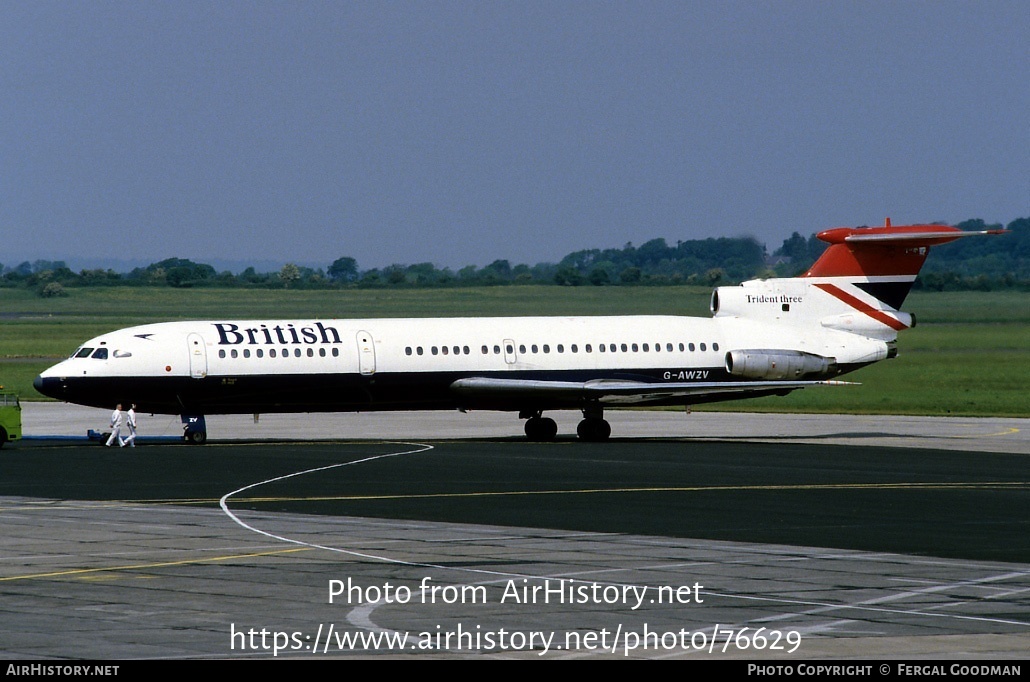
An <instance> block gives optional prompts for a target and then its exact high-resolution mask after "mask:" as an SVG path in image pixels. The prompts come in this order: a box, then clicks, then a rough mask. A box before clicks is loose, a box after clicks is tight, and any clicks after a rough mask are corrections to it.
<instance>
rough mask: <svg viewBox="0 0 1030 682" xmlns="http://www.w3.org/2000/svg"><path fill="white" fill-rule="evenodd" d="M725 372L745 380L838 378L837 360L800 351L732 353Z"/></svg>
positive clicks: (728, 355)
mask: <svg viewBox="0 0 1030 682" xmlns="http://www.w3.org/2000/svg"><path fill="white" fill-rule="evenodd" d="M726 371H727V372H729V373H730V374H732V375H733V376H737V377H743V378H745V379H771V380H775V379H800V378H802V377H809V378H819V377H831V376H836V375H837V374H838V370H837V358H826V357H823V356H821V355H815V354H813V353H804V352H802V351H797V350H764V349H763V350H731V351H729V352H728V353H726Z"/></svg>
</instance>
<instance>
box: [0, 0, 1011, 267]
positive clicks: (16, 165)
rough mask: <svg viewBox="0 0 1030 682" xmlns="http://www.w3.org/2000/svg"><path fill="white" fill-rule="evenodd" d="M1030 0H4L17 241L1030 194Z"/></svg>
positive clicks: (1003, 204) (985, 203) (70, 246)
mask: <svg viewBox="0 0 1030 682" xmlns="http://www.w3.org/2000/svg"><path fill="white" fill-rule="evenodd" d="M1028 36H1030V3H1027V2H1025V1H1022V0H1020V1H1013V2H999V1H985V2H972V1H969V2H953V1H946V0H945V1H935V2H900V1H898V0H891V1H889V2H875V1H863V2H832V1H823V0H820V1H813V2H786V1H784V2H770V1H765V2H762V1H758V0H754V1H747V2H729V1H723V2H716V1H714V0H712V1H707V2H690V1H685V0H680V1H676V2H630V1H625V2H604V1H600V0H595V1H591V2H568V1H565V2H563V1H561V0H548V1H545V2H536V1H519V2H499V1H486V0H484V1H480V2H471V1H469V2H433V1H425V2H407V1H399V2H317V3H316V2H260V1H257V2H255V1H249V2H195V1H183V0H175V1H172V2H112V1H104V2H99V1H98V2H66V1H60V0H59V1H49V2H35V1H32V2H29V1H14V2H12V1H11V0H0V233H2V234H3V246H2V249H0V263H3V264H5V265H14V264H17V263H18V262H20V261H23V260H35V259H37V258H43V259H50V260H57V259H63V260H68V261H69V262H72V263H73V262H74V260H75V259H77V258H87V257H88V258H100V257H104V258H106V257H109V258H112V259H114V258H118V259H135V260H142V261H145V262H153V261H156V260H161V259H163V258H167V257H172V256H177V257H181V258H191V259H193V260H196V261H200V262H210V261H212V260H215V259H234V260H240V261H248V260H249V261H259V260H263V261H267V260H274V261H278V262H283V263H284V262H298V263H309V264H316V265H321V266H323V267H324V266H327V265H328V264H329V263H331V262H332V261H333V260H335V259H336V258H337V257H340V256H352V257H354V258H356V259H357V260H358V264H359V266H360V267H361V268H362V269H365V268H370V267H380V266H384V265H388V264H391V263H416V262H423V261H431V262H434V263H436V264H437V265H440V266H451V267H461V266H463V265H468V264H475V265H484V264H486V263H489V262H490V261H492V260H494V259H498V258H505V259H508V260H510V261H511V262H513V263H529V264H534V263H537V262H540V261H556V260H557V259H559V258H560V257H561V256H563V255H564V254H566V253H568V252H570V251H574V250H578V249H582V248H593V247H618V246H622V245H623V244H625V243H626V242H633V243H635V244H640V243H643V242H644V241H647V240H649V239H653V238H656V237H664V238H666V239H667V240H669V241H670V242H675V241H676V240H677V239H697V238H704V237H708V236H716V237H717V236H734V235H742V234H748V235H754V236H756V237H758V238H759V239H760V240H761V241H763V242H765V243H766V244H768V245H769V247H770V248H775V247H776V246H778V245H779V243H780V241H782V240H783V239H784V238H785V237H787V236H789V235H790V233H791V232H792V231H794V230H797V231H800V232H802V233H803V234H808V233H810V232H814V231H817V230H820V229H824V228H827V227H831V226H837V225H859V224H875V223H880V222H882V220H883V218H884V217H885V216H888V215H889V216H890V217H891V219H892V221H893V222H894V223H895V224H900V223H904V222H914V221H934V220H942V221H946V222H952V223H954V222H957V221H960V220H965V219H967V218H984V219H985V220H987V221H989V222H1002V223H1007V222H1009V221H1011V220H1013V219H1015V218H1018V217H1023V216H1027V215H1030V116H1028V112H1030V47H1028V46H1030V40H1028Z"/></svg>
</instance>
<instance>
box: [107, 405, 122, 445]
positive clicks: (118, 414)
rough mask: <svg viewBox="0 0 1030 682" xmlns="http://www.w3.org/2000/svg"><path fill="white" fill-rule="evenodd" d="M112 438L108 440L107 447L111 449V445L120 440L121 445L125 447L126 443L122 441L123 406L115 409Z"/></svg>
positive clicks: (112, 415) (112, 416)
mask: <svg viewBox="0 0 1030 682" xmlns="http://www.w3.org/2000/svg"><path fill="white" fill-rule="evenodd" d="M111 429H112V431H111V436H110V437H109V438H108V439H107V443H106V445H107V447H111V443H113V442H114V441H115V439H116V438H117V439H118V444H119V445H125V441H123V440H122V436H121V433H122V404H121V403H118V405H117V406H116V407H115V408H114V412H112V413H111Z"/></svg>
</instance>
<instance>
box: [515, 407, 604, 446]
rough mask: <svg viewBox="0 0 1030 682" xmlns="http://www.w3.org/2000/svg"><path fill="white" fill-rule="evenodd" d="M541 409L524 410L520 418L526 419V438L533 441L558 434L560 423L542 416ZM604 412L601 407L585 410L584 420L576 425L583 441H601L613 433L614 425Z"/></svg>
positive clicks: (544, 439) (551, 438) (543, 439)
mask: <svg viewBox="0 0 1030 682" xmlns="http://www.w3.org/2000/svg"><path fill="white" fill-rule="evenodd" d="M542 414H543V413H542V412H540V411H536V412H528V411H524V412H521V413H520V414H519V418H520V419H525V420H526V438H528V439H529V440H532V441H550V440H554V438H555V436H557V435H558V425H557V424H556V423H555V421H554V420H553V419H551V418H549V417H544V416H541V415H542ZM603 415H604V412H603V410H602V409H601V408H599V407H590V408H587V409H584V410H583V421H581V422H580V423H579V426H577V427H576V435H577V436H579V439H580V440H582V441H586V442H590V443H599V442H601V441H606V440H608V438H609V437H610V436H611V435H612V425H611V424H609V423H608V422H607V421H605V419H604V416H603Z"/></svg>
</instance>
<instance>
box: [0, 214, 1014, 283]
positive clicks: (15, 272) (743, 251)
mask: <svg viewBox="0 0 1030 682" xmlns="http://www.w3.org/2000/svg"><path fill="white" fill-rule="evenodd" d="M957 227H959V228H961V229H963V230H985V229H999V228H1001V227H1002V226H1001V225H987V224H985V223H984V221H982V220H967V221H965V222H963V223H960V224H959V225H958V226H957ZM1005 227H1006V229H1008V230H1010V231H1011V234H1008V235H1005V236H1004V237H999V238H992V239H960V240H958V241H957V242H953V243H951V244H949V245H948V246H946V247H945V248H940V249H935V250H934V253H933V256H932V257H931V258H930V260H929V261H928V262H927V265H926V267H925V268H924V270H923V273H922V274H921V276H920V278H919V280H918V281H917V285H916V286H917V287H921V288H923V289H926V290H938V291H939V290H963V289H967V290H968V289H976V290H992V289H1023V290H1030V218H1020V219H1018V220H1015V221H1013V222H1011V223H1009V224H1008V225H1007V226H1005ZM825 248H826V244H825V243H823V242H821V241H819V240H818V239H816V237H815V235H814V234H812V235H809V236H808V237H804V236H802V235H801V234H799V233H798V232H795V233H793V234H792V235H791V236H790V237H788V238H787V239H785V240H784V241H783V244H781V245H780V247H779V248H778V249H776V250H775V251H773V253H772V254H771V255H770V254H769V253H768V252H767V250H766V248H765V246H764V245H763V244H761V243H759V242H758V241H757V240H755V239H753V238H749V237H720V238H709V239H695V240H688V241H677V242H676V243H675V244H669V243H667V242H666V241H665V240H664V239H652V240H651V241H648V242H645V243H644V244H641V245H640V246H634V245H633V244H626V245H625V246H623V247H622V248H617V249H586V250H583V251H575V252H573V253H570V254H568V255H567V256H565V257H564V258H562V259H561V260H560V261H559V262H557V263H538V264H537V265H533V266H529V265H512V264H511V263H509V262H508V261H507V260H495V261H494V262H492V263H490V264H489V265H486V266H484V267H481V268H480V267H476V266H474V265H469V266H467V267H464V268H461V269H460V270H457V271H455V270H452V269H450V268H438V267H436V266H435V265H433V264H432V263H416V264H414V265H390V266H388V267H385V268H372V269H370V270H361V269H360V268H359V267H358V263H357V261H356V260H355V259H354V258H351V257H347V256H344V257H341V258H337V259H336V260H335V261H333V262H332V263H330V264H329V265H328V266H327V267H326V268H325V269H322V268H318V269H313V268H308V267H302V266H299V265H295V264H293V263H287V264H286V265H284V266H282V268H280V269H279V270H278V271H275V272H257V271H256V270H255V269H254V268H253V267H249V268H247V269H246V270H244V271H243V272H241V273H239V274H233V273H231V272H228V271H226V272H217V271H216V270H215V269H214V268H213V267H212V266H210V265H205V264H203V263H194V262H193V261H191V260H187V259H183V258H167V259H165V260H162V261H160V262H158V263H152V264H150V265H148V266H147V267H145V268H135V269H134V270H132V271H131V272H127V273H118V272H115V271H113V270H109V269H108V270H102V269H94V270H81V271H79V272H73V271H72V270H71V269H70V268H68V267H67V265H66V264H65V263H64V262H63V261H47V260H37V261H35V262H33V263H29V262H28V261H26V262H24V263H21V264H19V265H16V266H13V267H3V266H2V265H0V272H2V275H0V287H22V288H30V289H34V290H36V291H37V292H38V293H39V294H40V295H41V296H44V297H53V296H64V295H67V294H68V289H69V288H76V287H95V286H159V287H163V286H168V287H177V288H187V287H222V288H232V287H250V288H267V289H333V288H398V287H407V288H416V287H466V286H505V285H520V284H547V285H556V286H649V285H650V286H656V285H677V284H698V285H705V286H711V285H715V284H731V283H736V282H741V281H743V280H746V279H754V278H760V277H791V276H795V275H798V274H800V273H803V272H804V271H805V270H807V269H808V268H809V267H810V266H811V265H812V263H814V262H815V260H816V259H817V258H818V257H819V255H820V254H822V252H823V250H824V249H825Z"/></svg>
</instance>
